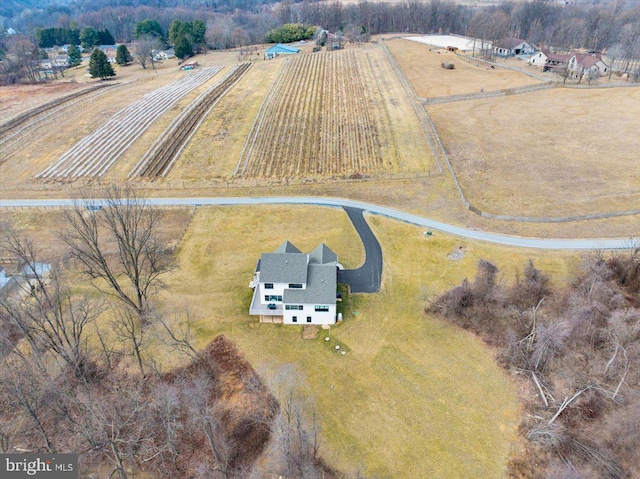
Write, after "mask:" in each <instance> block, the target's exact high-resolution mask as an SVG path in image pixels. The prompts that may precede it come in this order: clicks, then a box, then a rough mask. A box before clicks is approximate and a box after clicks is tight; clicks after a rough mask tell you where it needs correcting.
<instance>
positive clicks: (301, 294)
mask: <svg viewBox="0 0 640 479" xmlns="http://www.w3.org/2000/svg"><path fill="white" fill-rule="evenodd" d="M337 279H338V256H337V255H336V254H335V253H334V252H333V251H331V249H329V248H328V247H327V246H326V245H325V244H320V245H319V246H318V247H317V248H316V249H314V250H313V251H312V252H311V253H309V254H306V253H302V252H300V250H299V249H298V248H296V247H295V246H294V245H293V244H291V243H290V242H289V241H285V242H284V243H283V244H282V245H280V247H279V248H278V249H276V250H275V251H274V252H273V253H262V256H261V257H260V260H259V261H258V264H257V265H256V272H255V276H254V278H253V281H252V282H251V284H250V286H251V287H252V288H253V289H254V291H253V298H252V300H251V306H250V308H249V314H251V315H256V316H260V321H262V322H273V323H276V322H277V323H280V322H282V323H284V324H335V322H336V293H337V289H336V288H337Z"/></svg>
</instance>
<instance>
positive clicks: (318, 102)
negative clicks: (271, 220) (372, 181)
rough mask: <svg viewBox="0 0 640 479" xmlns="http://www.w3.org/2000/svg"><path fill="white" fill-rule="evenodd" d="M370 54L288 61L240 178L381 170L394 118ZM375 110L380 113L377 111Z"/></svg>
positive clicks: (254, 130) (248, 146)
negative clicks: (382, 104) (380, 107)
mask: <svg viewBox="0 0 640 479" xmlns="http://www.w3.org/2000/svg"><path fill="white" fill-rule="evenodd" d="M380 96H381V93H380V91H379V90H378V83H377V82H376V81H375V79H372V78H371V68H370V64H369V59H368V57H367V55H366V54H365V55H364V56H362V55H356V54H355V53H353V52H352V51H338V52H321V53H316V54H313V55H301V56H298V57H293V58H288V59H287V60H286V61H285V63H284V65H283V67H282V70H281V72H280V74H279V78H278V80H277V81H275V82H274V84H273V85H272V87H271V90H270V91H269V93H268V94H267V97H266V98H265V101H264V102H263V104H262V105H261V107H260V110H259V112H258V114H257V115H256V118H255V119H254V123H253V125H252V127H251V130H250V133H249V136H248V138H247V140H246V142H245V146H244V148H243V150H242V153H241V155H240V158H239V159H238V164H237V166H236V169H235V172H234V175H237V176H248V177H293V176H308V175H317V174H320V175H326V174H330V175H340V174H354V173H363V172H369V171H375V170H376V169H379V168H380V167H381V166H382V164H383V162H382V150H381V143H380V139H379V134H380V131H389V130H390V125H387V124H386V123H388V121H389V120H388V116H385V115H382V114H380V113H379V112H378V111H377V110H376V108H375V105H373V103H374V102H375V101H376V100H377V99H379V98H380ZM372 105H373V106H372Z"/></svg>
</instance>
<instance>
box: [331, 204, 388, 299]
mask: <svg viewBox="0 0 640 479" xmlns="http://www.w3.org/2000/svg"><path fill="white" fill-rule="evenodd" d="M343 208H344V210H345V211H346V212H347V215H349V219H350V220H351V222H352V223H353V226H354V228H355V229H356V231H357V232H358V234H359V235H360V239H361V240H362V244H363V245H364V254H365V258H364V263H363V265H362V266H360V267H359V268H358V269H344V270H339V271H338V283H344V284H348V285H349V287H350V288H351V292H352V293H377V292H378V291H380V281H381V279H382V249H381V248H380V243H378V239H377V238H376V236H375V235H374V234H373V231H371V228H369V225H368V224H367V221H366V220H365V219H364V216H363V213H364V210H362V209H360V208H353V207H351V206H343Z"/></svg>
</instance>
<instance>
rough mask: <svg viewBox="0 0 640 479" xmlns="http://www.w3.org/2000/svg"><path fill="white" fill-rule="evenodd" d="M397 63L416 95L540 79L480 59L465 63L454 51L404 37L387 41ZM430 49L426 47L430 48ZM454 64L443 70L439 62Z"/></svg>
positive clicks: (455, 92)
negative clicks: (476, 61) (481, 61)
mask: <svg viewBox="0 0 640 479" xmlns="http://www.w3.org/2000/svg"><path fill="white" fill-rule="evenodd" d="M386 44H387V46H388V47H389V50H390V51H391V53H392V54H393V56H394V57H395V59H396V61H397V62H398V65H399V66H400V68H401V69H402V71H403V72H404V74H405V75H406V76H407V78H408V79H409V81H410V82H411V84H412V85H413V88H414V90H415V91H416V94H417V95H418V96H419V97H423V98H430V97H439V96H448V95H459V94H463V93H477V92H479V91H480V90H481V89H482V90H484V91H490V90H501V89H504V88H513V87H517V86H523V85H532V84H535V83H540V82H539V81H538V80H535V79H533V78H531V77H528V76H527V75H524V74H522V73H518V72H514V71H512V70H506V69H503V68H496V69H493V70H492V69H490V68H489V67H488V66H487V65H485V64H483V63H477V66H476V63H474V62H473V61H471V63H468V62H467V61H466V59H462V58H459V57H457V56H456V55H454V54H453V53H450V52H447V51H445V50H441V49H438V48H436V47H430V46H429V45H423V44H421V43H417V42H412V41H410V40H403V39H401V38H398V39H393V40H388V41H386ZM430 49H431V50H433V51H429V50H430ZM445 61H446V62H450V63H453V64H455V69H454V70H445V69H444V68H442V67H441V66H440V64H441V63H442V62H445Z"/></svg>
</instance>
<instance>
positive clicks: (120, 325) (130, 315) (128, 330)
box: [112, 306, 147, 377]
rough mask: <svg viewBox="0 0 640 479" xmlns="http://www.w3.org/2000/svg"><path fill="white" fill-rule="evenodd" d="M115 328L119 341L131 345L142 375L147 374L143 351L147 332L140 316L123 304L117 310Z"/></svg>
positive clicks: (114, 321)
mask: <svg viewBox="0 0 640 479" xmlns="http://www.w3.org/2000/svg"><path fill="white" fill-rule="evenodd" d="M112 324H113V329H114V331H115V334H116V337H117V338H118V341H120V342H122V343H128V344H129V346H130V347H131V354H132V355H133V356H134V357H135V359H136V362H137V363H138V368H139V369H140V374H141V375H142V377H144V376H145V372H144V362H143V360H142V351H143V349H144V347H145V346H146V339H147V338H146V334H145V329H144V327H143V325H142V324H141V319H140V316H138V315H137V314H135V312H134V311H133V310H132V309H131V308H129V307H127V306H122V307H120V308H117V309H116V311H115V318H114V320H113V323H112Z"/></svg>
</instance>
